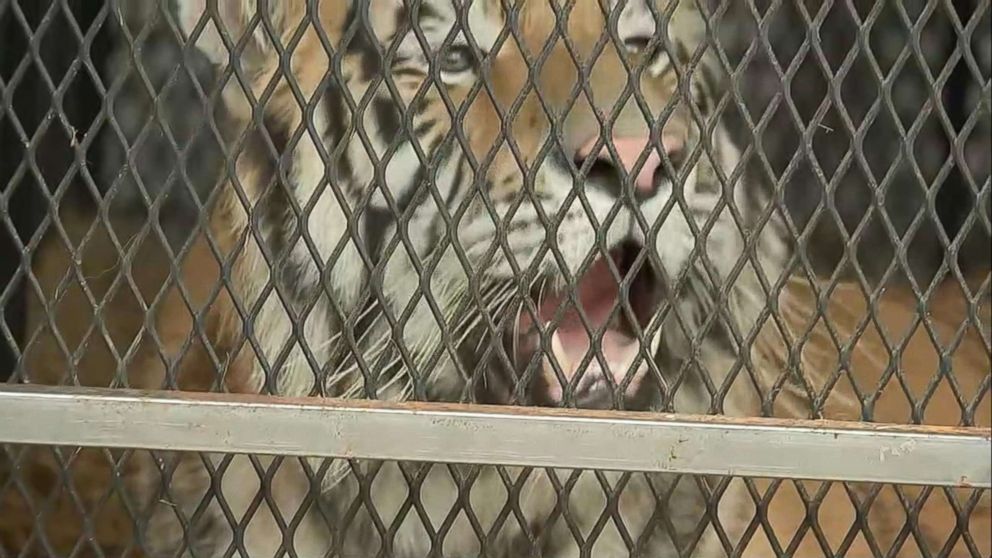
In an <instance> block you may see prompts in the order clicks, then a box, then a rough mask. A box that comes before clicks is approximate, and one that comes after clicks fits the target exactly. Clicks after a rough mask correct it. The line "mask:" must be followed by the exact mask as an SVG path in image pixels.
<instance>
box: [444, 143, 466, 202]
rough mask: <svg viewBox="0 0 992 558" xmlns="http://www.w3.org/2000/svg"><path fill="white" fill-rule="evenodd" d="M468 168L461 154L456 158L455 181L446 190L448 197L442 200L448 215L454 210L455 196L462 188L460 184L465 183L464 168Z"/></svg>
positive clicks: (463, 154)
mask: <svg viewBox="0 0 992 558" xmlns="http://www.w3.org/2000/svg"><path fill="white" fill-rule="evenodd" d="M467 166H468V158H467V157H466V156H465V153H464V152H462V153H461V156H460V157H459V158H458V170H456V171H455V181H454V183H452V185H451V189H450V190H448V196H447V197H446V198H445V200H444V206H445V207H447V208H448V213H451V212H452V211H453V210H454V205H455V196H456V195H457V194H458V192H459V190H461V188H462V185H463V184H462V183H463V182H464V181H465V167H467Z"/></svg>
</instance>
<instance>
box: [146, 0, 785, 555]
mask: <svg viewBox="0 0 992 558" xmlns="http://www.w3.org/2000/svg"><path fill="white" fill-rule="evenodd" d="M305 4H307V3H305V2H302V1H297V0H286V1H283V2H274V1H271V0H270V1H269V2H267V3H266V2H259V3H258V4H257V5H256V2H255V1H253V0H244V1H234V0H230V1H219V2H217V6H218V9H217V12H216V18H204V17H201V14H202V13H203V11H204V7H205V6H204V2H203V1H202V0H201V1H197V0H183V1H180V2H179V21H180V24H181V27H182V29H183V31H184V32H185V33H186V34H187V35H188V36H190V42H191V43H195V44H196V46H197V47H198V48H199V49H200V50H201V51H202V52H203V53H204V54H206V55H207V57H208V58H210V59H211V60H212V61H213V62H214V63H216V64H217V66H218V67H219V68H223V67H225V66H226V65H228V64H229V63H230V62H234V63H235V69H234V70H233V72H232V73H229V74H228V75H227V76H226V77H222V79H226V80H227V82H226V84H225V85H224V86H223V104H224V109H225V111H226V115H227V117H228V118H227V120H226V121H225V122H226V125H227V126H228V128H227V129H226V130H225V132H228V133H229V135H230V137H232V138H235V139H234V140H233V141H232V145H233V146H234V147H233V148H232V151H231V152H230V162H231V163H232V164H233V168H234V170H235V172H234V173H233V177H232V179H231V180H230V181H229V182H228V183H226V184H224V185H222V186H220V187H219V189H218V191H217V192H216V193H215V195H214V198H213V199H212V201H211V203H210V222H209V234H204V235H201V236H200V237H199V238H198V240H197V242H196V243H195V244H194V246H193V248H192V254H193V255H194V256H195V255H197V254H199V255H201V256H202V255H203V254H208V255H210V257H207V258H202V257H201V258H191V261H196V262H198V263H197V264H195V265H187V267H186V269H185V275H184V282H185V283H186V284H188V285H190V286H189V287H188V288H187V289H186V290H183V289H176V290H175V291H174V292H173V293H171V294H170V297H172V298H170V299H169V301H167V303H166V304H164V305H163V307H162V314H161V316H159V320H158V323H159V332H160V336H161V339H162V341H163V344H164V346H165V350H164V354H165V356H166V358H165V359H158V360H160V361H162V362H158V361H156V362H155V363H152V364H149V363H147V362H146V363H145V364H144V365H145V366H146V368H147V369H148V370H149V371H148V372H142V375H143V376H142V379H141V380H140V381H137V382H135V384H136V385H143V386H148V387H161V386H162V385H166V386H171V387H181V388H187V389H226V390H231V391H238V392H246V393H277V394H280V395H284V396H310V395H321V396H330V397H373V398H379V399H388V400H403V399H418V400H430V401H482V402H487V403H498V404H525V405H526V404H554V405H560V404H564V405H569V406H578V407H599V408H617V407H620V408H626V409H637V410H671V411H677V412H686V413H712V412H720V413H727V414H738V415H742V414H749V413H753V412H755V409H756V403H757V401H758V397H759V395H760V394H759V389H758V388H756V387H755V386H754V385H752V380H751V379H749V378H748V374H749V372H750V369H749V368H748V366H749V365H748V364H747V363H748V362H750V358H749V357H745V353H749V352H750V351H751V350H752V349H751V345H752V344H753V338H754V336H755V335H756V333H755V330H756V328H758V327H759V326H760V325H761V315H762V311H763V310H764V309H765V307H766V305H767V304H768V301H767V300H766V295H765V294H764V293H765V292H766V290H765V288H766V287H763V285H765V286H767V285H768V284H774V283H775V282H776V281H778V280H779V278H780V275H781V273H782V269H783V268H784V265H785V262H786V258H787V253H788V249H787V245H786V244H785V242H784V241H783V240H782V238H783V235H782V234H781V232H780V230H779V228H780V226H781V225H780V224H779V223H778V221H777V217H776V216H775V215H774V214H771V213H768V212H766V211H765V207H766V206H767V203H768V201H767V200H768V198H767V192H765V191H763V190H762V189H761V188H759V187H758V186H756V185H753V184H749V183H747V182H746V181H745V180H744V178H743V176H742V172H741V169H740V167H741V155H740V152H739V150H738V149H737V148H736V147H735V146H734V144H733V142H732V141H731V140H730V138H729V136H728V133H727V131H726V130H725V129H724V127H723V125H722V124H721V123H720V121H719V117H718V116H717V117H714V116H713V114H714V109H715V105H716V101H717V98H718V97H717V95H718V90H719V85H718V82H719V81H720V80H718V79H717V78H716V77H715V71H714V70H713V68H712V67H711V66H710V64H711V63H712V60H711V56H710V55H709V54H704V55H703V56H695V54H696V53H697V52H699V48H698V47H699V45H701V44H702V41H703V40H704V37H705V25H704V24H703V21H702V19H701V18H700V17H699V15H698V12H697V11H696V10H697V8H696V7H695V5H694V4H693V3H691V2H681V3H678V4H675V3H669V2H667V1H665V0H658V2H657V4H655V5H649V4H648V0H627V2H626V3H625V4H624V5H623V6H622V7H621V8H618V9H612V7H613V6H614V5H615V4H616V2H607V3H604V6H606V4H608V5H609V6H608V7H607V8H609V9H607V8H604V7H602V6H600V3H599V2H594V1H592V0H578V2H576V3H575V5H574V7H572V8H570V11H568V15H567V18H566V17H564V14H565V13H566V10H565V9H564V8H561V7H560V6H559V7H557V8H556V7H553V6H558V5H557V4H549V3H546V2H535V1H526V2H520V3H518V4H519V5H512V4H513V3H501V2H498V1H495V0H476V1H475V2H474V3H472V4H471V5H470V7H462V6H461V4H460V3H456V2H452V1H451V0H421V2H419V3H406V2H402V1H400V0H371V1H370V2H365V3H358V4H354V5H353V4H351V3H350V2H348V1H347V0H326V1H324V2H320V3H316V4H313V5H311V6H305ZM559 8H560V9H561V10H562V11H561V12H559V13H556V11H557V10H559ZM610 10H612V11H610ZM256 14H262V15H261V16H260V19H259V17H256ZM556 20H557V21H558V22H559V24H560V25H559V24H556ZM658 21H660V22H663V25H665V26H666V28H665V29H659V28H658V27H657V25H659V24H657V23H656V22H658ZM412 22H416V23H417V25H416V26H415V27H414V26H412V25H411V23H412ZM218 24H223V27H226V28H227V33H218V32H217V30H216V29H217V27H216V26H217V25H218ZM465 28H468V29H469V30H470V31H471V32H470V33H465V32H464V31H462V30H463V29H465ZM511 28H515V29H516V31H513V32H510V29H511ZM558 28H560V29H561V30H562V32H563V33H562V34H563V35H564V37H558V38H557V39H554V37H556V34H557V33H558V31H557V29H558ZM608 28H611V29H612V31H611V34H610V35H609V36H607V38H604V35H603V33H604V30H606V29H608ZM549 40H551V41H552V44H551V45H550V46H546V45H547V44H548V41H549ZM229 48H230V49H234V53H233V54H232V53H231V52H229V50H228V49H229ZM710 48H712V47H710ZM703 50H705V48H704V49H703ZM627 58H630V59H631V60H634V63H630V64H628V62H627V61H626V59H627ZM431 59H434V63H433V64H432V63H431ZM628 65H629V66H630V67H629V68H628ZM630 72H633V73H632V75H633V76H635V77H633V78H630V79H628V73H630ZM387 76H388V78H389V79H388V80H387V79H384V77H387ZM531 80H534V81H536V88H535V87H530V86H529V85H528V82H529V81H531ZM628 138H642V139H643V147H644V149H643V150H642V151H643V154H641V155H638V156H637V157H634V158H633V159H631V158H630V157H627V158H626V159H625V158H624V157H625V154H626V153H628V152H629V150H628V151H623V150H622V149H621V148H624V149H626V144H625V143H624V142H626V141H628ZM659 161H660V162H659ZM600 163H605V166H606V167H607V168H608V170H610V171H612V172H605V173H602V172H598V171H599V170H602V167H603V165H601V164H600ZM631 163H633V164H631ZM651 165H654V166H651ZM583 167H585V168H584V169H583V170H580V169H582V168H583ZM649 167H650V169H649ZM646 169H648V170H653V171H654V172H653V173H648V174H647V175H645V172H644V171H645V170H646ZM644 176H647V178H645V179H642V177H644ZM579 192H581V193H582V195H583V196H584V199H582V197H580V196H578V193H579ZM546 231H551V232H546ZM697 239H698V240H697ZM552 245H554V249H552V248H551V246H552ZM751 250H753V253H754V255H753V256H745V254H747V253H748V252H749V251H751ZM204 259H206V260H210V259H213V260H214V261H217V260H218V259H219V260H220V261H221V262H222V264H221V266H222V267H223V272H222V271H221V269H220V268H211V269H204V268H203V266H202V262H203V261H204ZM610 262H612V265H611V264H610ZM222 276H223V277H225V279H224V280H220V278H221V277H222ZM608 276H612V277H613V281H614V284H613V285H612V287H610V288H609V289H607V290H610V292H611V293H612V294H610V295H608V296H607V298H609V299H610V301H611V305H610V306H611V307H617V310H615V313H614V314H612V315H610V316H606V317H603V316H601V315H600V314H601V312H600V310H602V309H601V308H600V307H599V306H597V304H596V303H595V301H593V299H592V298H589V299H588V300H587V299H586V297H587V295H586V294H585V293H586V291H585V290H583V289H584V287H583V285H591V286H590V287H589V289H588V290H590V291H595V290H597V289H601V288H603V284H608V283H609V281H608V280H606V279H604V277H608ZM519 278H524V279H525V281H524V282H529V285H526V286H524V287H520V286H519V285H520V284H521V282H520V281H518V279H519ZM593 283H595V285H593ZM569 285H572V286H571V287H570V286H569ZM593 287H595V288H593ZM645 289H647V290H648V291H650V292H648V293H647V294H642V293H641V291H642V290H645ZM570 291H571V292H573V293H574V297H569V296H568V295H567V293H568V292H570ZM614 291H616V292H614ZM628 291H629V292H628ZM635 291H636V292H637V293H638V294H637V296H639V297H640V298H638V301H639V302H638V303H637V304H635V301H634V298H635V295H634V294H631V293H635ZM617 292H628V294H629V296H628V297H627V298H629V299H630V304H629V308H627V309H624V307H625V306H627V305H625V304H619V303H616V304H613V303H614V302H616V301H618V300H620V296H619V295H617ZM563 293H564V294H563ZM427 294H429V296H427ZM532 295H533V296H532ZM589 296H590V297H591V296H592V295H589ZM604 296H606V295H604ZM570 300H571V301H572V304H573V305H582V306H585V307H586V308H585V309H586V312H585V313H584V314H583V313H580V312H578V311H577V310H574V309H571V310H570V309H569V308H568V305H569V301H570ZM549 301H551V302H553V303H555V304H554V305H555V306H557V305H559V304H560V305H561V309H555V308H552V309H551V310H547V309H546V306H547V303H548V302H549ZM666 301H667V302H666ZM645 309H646V310H645ZM624 314H626V315H624ZM252 316H253V317H252ZM619 322H623V323H624V324H626V325H623V326H622V327H621V326H618V325H616V324H617V323H619ZM576 323H580V325H581V327H583V328H585V329H586V330H589V332H588V333H585V334H583V333H582V332H581V331H582V330H581V329H580V326H577V325H576ZM201 331H202V332H203V335H202V339H201V337H199V335H200V332H201ZM637 337H643V339H644V343H643V344H641V343H640V342H636V343H634V342H632V341H634V340H636V338H637ZM191 338H193V341H190V339H191ZM593 347H596V350H592V348H593ZM500 354H502V356H500ZM151 360H156V359H151ZM742 362H743V363H744V364H741V363H742ZM755 373H757V374H760V373H761V372H760V370H759V371H755ZM206 459H207V462H209V463H211V464H212V465H211V466H210V467H208V466H207V465H206V464H205V463H206V462H204V461H201V460H200V458H199V457H195V456H185V457H183V458H181V459H179V460H178V461H177V469H176V471H175V472H174V474H173V475H172V480H171V486H170V488H169V490H168V491H167V493H165V494H158V493H157V492H156V489H155V488H153V487H154V486H155V481H154V480H144V481H135V483H136V484H137V485H141V486H142V487H143V488H142V489H143V490H146V491H147V493H148V494H151V493H155V494H156V495H157V496H156V497H154V498H152V503H153V508H154V511H153V512H152V513H151V514H150V517H151V522H150V524H149V526H148V527H147V530H146V533H145V535H146V536H147V539H148V541H149V544H150V547H151V548H152V549H153V550H155V551H156V552H161V553H164V554H167V555H175V554H176V553H177V552H178V553H180V554H181V555H196V556H226V555H230V553H231V552H234V553H235V554H236V553H237V551H243V552H244V554H245V555H246V556H270V555H276V554H278V553H279V552H282V551H287V550H288V549H289V548H290V547H292V549H293V551H294V552H295V555H297V556H323V555H326V554H327V553H328V552H332V551H333V552H337V554H336V555H339V556H349V557H351V556H395V557H398V558H407V557H411V558H412V557H414V556H428V555H432V556H452V557H463V556H478V555H488V556H506V557H511V556H521V555H528V556H529V555H542V556H549V557H555V558H558V557H562V558H564V557H570V556H596V557H605V558H608V557H612V556H628V555H638V556H651V557H666V556H679V555H684V554H686V553H688V552H690V550H689V549H690V548H691V549H694V551H695V553H694V554H692V555H694V556H716V555H723V552H724V546H725V544H726V543H725V542H724V543H722V544H721V540H720V539H721V537H720V536H719V535H718V534H717V533H716V529H714V528H713V527H712V526H709V527H708V526H707V525H708V521H712V520H713V516H714V515H719V516H720V520H721V521H723V522H725V523H724V524H723V527H721V530H732V527H731V524H733V523H734V518H733V516H734V515H735V514H738V513H739V512H740V510H742V509H743V508H742V507H741V502H740V494H738V493H737V492H736V491H734V490H727V491H726V492H723V490H724V489H725V488H726V487H723V488H714V487H712V486H710V484H708V483H707V481H705V480H703V479H697V478H690V477H685V478H681V479H680V478H677V477H674V476H670V475H647V474H636V475H635V474H621V473H593V472H585V473H581V474H580V473H578V472H572V471H529V470H519V469H513V468H507V469H503V470H501V469H498V468H495V467H467V466H444V465H437V466H434V467H427V466H421V465H415V464H395V463H385V464H379V463H375V464H373V463H350V464H349V463H343V462H333V463H329V462H322V461H319V460H300V461H294V460H289V459H249V458H248V457H243V456H237V457H221V456H212V457H208V458H206ZM214 467H216V468H217V469H216V472H211V470H213V469H214ZM157 474H158V472H157V471H156V472H155V475H157ZM266 475H268V477H269V478H268V479H267V482H270V483H271V490H265V489H263V488H262V487H261V483H260V481H259V479H260V477H265V476H266ZM212 476H213V477H217V476H219V477H220V478H218V479H216V480H215V484H216V486H217V487H219V488H220V491H221V494H222V495H223V499H224V503H223V505H222V504H221V503H220V502H219V501H218V500H216V499H213V498H211V497H209V496H208V494H209V492H208V490H209V488H210V481H211V477H212ZM142 483H147V484H142ZM462 483H465V488H464V491H463V490H460V489H459V484H462ZM562 486H564V487H565V488H564V489H563V488H562ZM315 487H318V488H319V490H315ZM605 487H608V489H607V488H605ZM561 490H565V491H566V492H567V493H568V495H569V496H568V498H566V499H562V500H561V501H559V496H558V493H559V491H561ZM608 491H617V495H616V496H615V504H614V503H613V502H612V500H614V497H611V496H609V495H608ZM713 491H715V492H716V493H720V492H723V497H722V500H721V503H720V505H719V506H717V507H714V508H712V509H709V510H708V508H707V500H708V499H709V498H710V497H711V496H712V494H713ZM315 492H316V493H315ZM155 502H158V504H155ZM604 510H605V511H604ZM611 510H612V511H611ZM177 511H181V512H182V513H177ZM181 516H183V517H185V518H187V519H188V518H190V517H193V518H195V519H194V520H192V521H190V522H187V521H185V520H181V519H180V517H181ZM707 518H709V519H707ZM230 522H234V523H238V522H241V525H242V527H243V532H242V533H239V534H238V535H237V536H235V535H234V530H233V529H231V528H230V527H228V523H230ZM286 525H291V526H292V528H291V529H289V530H288V531H286V530H285V526H286ZM432 539H438V540H441V541H443V542H441V543H438V546H435V545H434V544H433V543H432ZM585 539H595V540H596V542H595V543H594V544H592V546H591V551H590V550H588V549H586V550H583V547H584V546H585V543H584V542H582V541H583V540H585ZM590 552H591V553H590Z"/></svg>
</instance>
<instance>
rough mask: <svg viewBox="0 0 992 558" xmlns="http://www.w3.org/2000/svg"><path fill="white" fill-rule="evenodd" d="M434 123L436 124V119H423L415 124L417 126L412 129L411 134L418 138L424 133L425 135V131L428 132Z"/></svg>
mask: <svg viewBox="0 0 992 558" xmlns="http://www.w3.org/2000/svg"><path fill="white" fill-rule="evenodd" d="M435 124H437V120H436V119H434V118H431V119H430V120H425V121H423V122H421V123H420V124H417V127H416V128H414V129H413V135H414V136H416V137H417V138H418V139H419V138H421V137H423V136H424V135H426V134H427V132H429V131H430V129H431V128H433V127H434V125H435Z"/></svg>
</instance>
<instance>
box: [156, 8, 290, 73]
mask: <svg viewBox="0 0 992 558" xmlns="http://www.w3.org/2000/svg"><path fill="white" fill-rule="evenodd" d="M176 2H177V3H178V6H177V7H178V10H177V11H178V19H179V27H180V29H181V30H182V32H183V34H184V35H185V39H186V40H187V41H190V42H192V43H193V44H195V45H196V48H197V49H199V50H200V51H201V52H203V54H205V55H206V56H207V58H208V59H209V60H210V61H211V62H213V63H214V64H217V65H227V64H228V63H230V62H231V61H232V53H233V57H234V58H236V59H238V61H240V62H241V64H242V66H244V67H248V68H250V67H254V66H255V65H258V64H264V63H265V62H266V61H267V59H268V58H271V57H274V56H275V53H276V49H275V46H274V44H273V37H271V36H270V34H269V31H267V30H266V27H268V29H271V30H274V31H275V32H276V33H277V34H278V35H281V34H282V33H283V26H284V25H285V20H286V17H285V14H286V11H287V9H288V8H287V5H289V4H294V3H296V2H297V0H176ZM278 35H277V37H278ZM242 43H243V44H244V46H243V47H241V46H239V45H241V44H242Z"/></svg>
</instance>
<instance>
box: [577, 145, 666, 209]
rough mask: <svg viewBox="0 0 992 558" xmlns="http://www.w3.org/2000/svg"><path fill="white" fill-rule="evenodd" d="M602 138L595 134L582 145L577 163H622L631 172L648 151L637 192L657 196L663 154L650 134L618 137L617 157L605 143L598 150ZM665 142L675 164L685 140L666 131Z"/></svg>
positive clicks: (637, 179) (640, 195)
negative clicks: (591, 161)
mask: <svg viewBox="0 0 992 558" xmlns="http://www.w3.org/2000/svg"><path fill="white" fill-rule="evenodd" d="M599 140H600V136H598V135H597V136H593V137H592V138H590V139H589V141H587V142H586V143H585V144H584V145H582V146H581V147H580V148H579V151H578V153H577V154H576V164H579V165H581V164H582V163H585V162H586V161H587V160H589V159H595V160H596V161H598V162H602V163H606V164H608V165H611V166H614V167H616V166H617V165H620V166H622V167H623V171H624V172H626V173H627V174H630V173H632V172H633V171H634V168H635V167H636V166H637V161H638V160H639V159H640V158H641V157H642V156H643V155H645V153H646V155H647V156H646V157H645V158H644V162H643V163H642V164H641V167H640V169H639V170H638V171H637V175H636V176H634V177H633V182H634V191H635V193H636V194H637V196H638V197H650V196H652V195H654V193H655V190H656V188H657V186H656V184H657V183H656V182H655V179H654V178H655V174H656V173H657V172H658V169H659V168H660V167H661V156H660V155H659V154H658V150H657V149H656V147H655V144H654V143H653V142H652V141H651V138H650V137H649V136H614V137H613V138H612V139H611V142H610V143H611V144H612V146H613V150H614V151H615V152H616V158H614V157H613V155H612V154H611V153H610V151H609V149H607V147H606V145H605V144H604V145H601V146H600V147H599V150H598V151H595V152H594V150H596V144H597V142H599ZM661 145H662V147H664V149H665V153H666V154H667V155H668V158H669V160H670V161H672V162H673V163H674V162H675V161H676V159H678V158H679V155H680V154H681V152H682V150H683V149H684V148H685V140H684V139H683V138H681V137H680V136H679V135H677V134H664V135H662V137H661Z"/></svg>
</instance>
